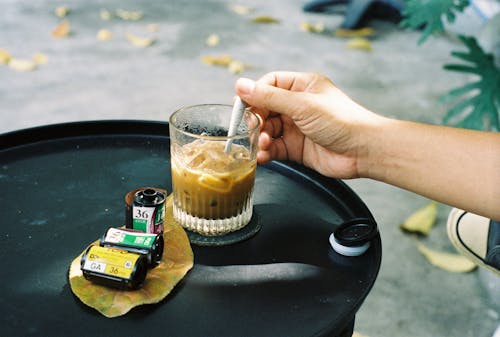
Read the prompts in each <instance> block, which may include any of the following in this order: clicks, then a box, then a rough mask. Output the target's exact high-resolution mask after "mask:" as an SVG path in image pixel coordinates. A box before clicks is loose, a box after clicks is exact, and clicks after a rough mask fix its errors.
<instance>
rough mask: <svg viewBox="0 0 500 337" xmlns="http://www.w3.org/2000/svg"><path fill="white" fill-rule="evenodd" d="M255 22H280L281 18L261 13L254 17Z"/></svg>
mask: <svg viewBox="0 0 500 337" xmlns="http://www.w3.org/2000/svg"><path fill="white" fill-rule="evenodd" d="M252 22H255V23H280V20H279V19H276V18H274V17H272V16H270V15H259V16H256V17H254V18H253V19H252Z"/></svg>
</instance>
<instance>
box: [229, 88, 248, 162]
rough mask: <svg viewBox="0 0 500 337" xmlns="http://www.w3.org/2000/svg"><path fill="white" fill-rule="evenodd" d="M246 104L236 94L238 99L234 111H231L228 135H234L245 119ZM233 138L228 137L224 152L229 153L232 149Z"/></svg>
mask: <svg viewBox="0 0 500 337" xmlns="http://www.w3.org/2000/svg"><path fill="white" fill-rule="evenodd" d="M246 107H247V106H246V104H245V103H244V102H243V101H242V100H241V98H239V97H238V96H236V100H235V101H234V105H233V111H231V120H230V121H229V131H228V132H227V136H228V137H232V136H234V135H235V134H236V131H237V130H238V126H239V125H240V123H241V120H242V119H243V113H244V112H245V108H246ZM232 142H233V140H232V139H228V140H227V141H226V146H225V147H224V152H226V153H228V152H229V151H230V150H231V143H232Z"/></svg>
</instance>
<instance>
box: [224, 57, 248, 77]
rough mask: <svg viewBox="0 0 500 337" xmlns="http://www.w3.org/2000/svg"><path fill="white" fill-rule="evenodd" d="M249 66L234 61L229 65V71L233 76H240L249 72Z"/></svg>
mask: <svg viewBox="0 0 500 337" xmlns="http://www.w3.org/2000/svg"><path fill="white" fill-rule="evenodd" d="M247 69H248V66H247V65H245V64H244V63H243V62H241V61H237V60H233V61H231V63H229V66H228V70H229V71H230V72H231V73H233V74H240V73H242V72H243V71H245V70H247Z"/></svg>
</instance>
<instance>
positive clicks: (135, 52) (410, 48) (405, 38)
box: [0, 0, 500, 337]
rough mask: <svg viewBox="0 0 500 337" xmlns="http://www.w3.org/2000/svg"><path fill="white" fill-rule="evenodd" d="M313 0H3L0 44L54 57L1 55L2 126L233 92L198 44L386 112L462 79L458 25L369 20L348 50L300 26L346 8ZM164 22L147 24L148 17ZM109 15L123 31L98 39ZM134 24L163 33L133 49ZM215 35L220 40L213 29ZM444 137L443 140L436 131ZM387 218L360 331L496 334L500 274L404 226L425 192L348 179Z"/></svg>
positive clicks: (404, 110) (161, 114)
mask: <svg viewBox="0 0 500 337" xmlns="http://www.w3.org/2000/svg"><path fill="white" fill-rule="evenodd" d="M304 3H305V1H299V0H293V1H292V0H289V1H266V0H255V1H245V0H241V1H240V2H239V3H238V4H242V5H247V6H251V7H252V8H254V9H255V11H254V12H253V13H252V14H249V15H246V16H241V15H238V14H235V13H234V12H232V11H231V10H229V9H228V5H230V4H234V3H233V2H231V1H224V0H205V1H192V0H191V1H189V0H171V1H148V2H140V3H137V2H135V1H131V0H120V1H117V0H109V1H107V2H103V1H98V0H89V1H66V2H64V1H63V0H60V1H48V0H40V1H35V2H34V1H19V0H1V1H0V4H1V5H2V14H0V17H1V19H0V49H2V48H3V49H6V50H8V51H9V52H10V53H11V54H12V56H14V57H16V58H30V57H31V56H32V55H33V54H34V53H36V52H41V53H44V54H46V55H47V56H48V58H49V59H48V63H47V64H43V65H40V66H39V69H38V70H36V71H33V72H17V71H15V70H12V69H10V68H8V67H6V66H0V118H1V120H2V122H1V123H0V133H3V132H7V131H13V130H17V129H21V128H26V127H31V126H37V125H44V124H52V123H59V122H68V121H79V120H94V119H152V120H164V121H165V120H167V119H168V117H169V115H170V114H171V113H172V112H173V111H174V110H176V109H177V108H179V107H182V106H185V105H192V104H197V103H212V102H218V103H231V101H232V96H233V85H234V81H235V80H236V79H237V78H238V76H237V75H234V74H232V73H230V72H229V71H228V70H227V69H225V68H221V67H214V66H208V65H205V64H203V63H202V62H200V57H201V56H203V55H211V54H225V53H227V54H230V55H232V56H233V57H234V58H235V59H237V60H241V61H242V62H244V63H246V64H249V65H251V66H252V68H251V69H249V70H247V71H245V72H244V73H243V74H242V75H243V76H246V77H250V78H258V77H260V76H261V75H263V74H264V73H266V72H268V71H272V70H300V71H315V72H321V73H324V74H326V75H328V76H329V77H331V78H332V79H333V80H334V81H335V83H336V84H337V85H338V86H339V87H341V88H342V89H343V90H345V91H346V92H347V93H348V94H349V95H351V96H352V97H353V98H354V99H355V100H357V101H358V102H360V103H361V104H363V105H365V106H367V107H369V108H371V109H372V110H374V111H377V112H379V113H381V114H383V115H386V116H391V117H395V118H400V119H408V120H414V121H420V122H426V123H435V124H438V123H440V122H441V119H442V116H443V115H444V113H445V107H444V106H442V105H440V104H439V103H438V98H439V97H440V96H441V95H442V94H444V93H446V92H447V91H448V90H450V89H451V88H454V87H457V86H458V85H461V84H463V83H465V82H466V81H467V78H466V77H465V76H463V75H459V74H454V73H451V72H447V71H444V70H443V69H442V65H443V64H445V63H450V62H452V61H454V60H453V59H452V58H451V56H450V51H452V50H462V49H464V48H463V47H462V46H461V45H460V44H459V42H457V40H456V39H455V37H454V36H453V35H446V36H440V37H436V38H431V39H429V40H428V41H427V42H426V43H425V44H423V45H421V46H418V45H417V40H418V38H419V33H418V32H410V31H403V30H401V29H399V28H398V27H397V26H395V25H393V24H390V23H388V22H381V21H378V22H371V26H373V27H374V28H375V29H376V31H377V35H376V37H375V38H374V39H373V40H372V45H373V51H372V52H366V51H361V50H354V49H348V48H347V47H346V40H345V39H341V38H336V37H333V36H327V35H317V34H316V35H315V34H310V33H305V32H302V31H301V30H300V29H299V25H300V23H301V22H302V21H304V20H308V21H309V22H317V21H322V22H324V23H325V24H326V26H327V28H332V29H333V28H335V27H337V26H338V25H339V24H340V22H341V21H342V16H341V15H332V14H329V15H326V14H324V15H320V14H308V13H304V12H303V11H302V9H301V8H302V5H304ZM64 4H66V5H68V6H69V8H70V10H71V12H70V14H69V16H68V20H69V22H70V24H71V31H72V35H71V36H70V37H69V38H67V39H54V38H52V37H51V31H52V30H53V28H54V27H55V26H56V25H57V24H58V22H59V20H60V19H58V18H57V17H56V16H55V15H54V9H55V7H56V6H59V5H64ZM102 8H107V9H108V10H110V11H115V10H116V9H119V8H122V9H125V10H140V11H142V12H143V13H144V17H143V18H142V19H141V20H139V21H123V20H119V19H116V18H115V19H113V20H110V21H103V20H102V19H101V18H100V16H99V12H100V9H102ZM257 15H271V16H273V17H276V18H278V19H280V20H281V22H280V23H279V24H271V25H264V24H260V25H259V24H255V23H252V22H250V20H249V19H250V18H251V17H254V16H257ZM153 23H154V24H158V28H159V29H158V31H157V32H150V31H148V29H147V25H148V24H153ZM101 28H107V29H109V30H111V31H113V32H114V34H115V35H114V38H113V39H112V40H110V41H106V42H102V41H98V40H97V39H96V33H97V31H98V30H99V29H101ZM126 32H131V33H134V34H137V35H141V36H151V37H155V38H156V39H157V41H156V43H155V44H154V45H152V46H151V47H149V48H144V49H141V48H136V47H134V46H132V45H130V44H129V43H128V42H127V41H126V39H125V38H124V34H125V33H126ZM212 33H215V34H218V35H219V36H220V44H219V45H217V46H215V47H208V46H206V45H205V40H206V38H207V37H208V35H210V34H212ZM436 145H437V146H438V145H439V144H436ZM348 184H349V185H350V186H351V187H352V188H353V189H354V190H355V191H356V192H357V193H358V194H359V195H360V197H361V198H362V199H363V200H364V201H365V203H366V204H367V205H368V207H369V208H370V210H371V211H372V212H373V214H374V216H375V218H376V220H377V222H378V223H379V225H380V231H381V236H382V242H383V250H384V254H383V261H382V267H381V270H380V274H379V277H378V280H377V282H376V284H375V287H374V289H373V291H372V292H371V294H370V295H369V296H368V298H367V300H366V302H365V303H364V305H363V306H362V308H361V310H360V311H359V313H358V315H357V320H356V326H355V330H356V331H357V332H359V333H361V334H363V335H366V336H370V337H377V336H380V337H387V336H389V337H390V336H395V337H396V336H397V337H400V336H414V337H428V336H447V337H452V336H457V337H458V336H460V337H463V336H471V337H490V336H492V335H493V333H494V331H495V329H496V327H497V325H498V324H499V321H500V319H499V317H500V310H499V309H500V308H499V307H500V304H499V298H500V295H499V293H500V290H499V287H500V284H499V283H500V282H499V278H497V277H494V276H493V275H491V274H489V273H488V272H485V271H474V272H471V273H467V274H453V273H450V272H447V271H444V270H440V269H437V268H436V267H433V266H432V265H430V264H429V263H428V262H427V261H426V260H425V259H424V257H423V256H421V255H420V254H419V253H418V251H417V249H416V246H415V242H414V240H413V239H412V238H411V237H409V236H407V235H405V234H403V233H402V232H401V231H400V229H399V227H398V225H399V224H400V223H401V222H402V221H403V220H404V219H405V218H406V217H407V216H408V215H409V214H410V213H412V212H413V211H414V210H416V209H417V208H419V207H421V206H423V205H425V204H426V203H427V202H428V200H426V199H424V198H422V197H420V196H418V195H415V194H412V193H409V192H406V191H403V190H401V189H398V188H394V187H391V186H388V185H385V184H382V183H378V182H373V181H369V180H364V179H360V180H353V181H348ZM448 211H449V207H447V206H444V205H442V206H440V208H439V216H438V224H437V226H436V227H435V228H434V229H433V231H432V233H431V235H430V237H429V238H426V239H425V240H424V241H425V243H426V244H427V245H428V246H430V247H433V248H436V249H442V250H446V251H449V252H453V247H452V246H451V243H449V241H448V239H447V236H446V230H445V222H446V216H447V212H448Z"/></svg>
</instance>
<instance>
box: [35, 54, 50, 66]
mask: <svg viewBox="0 0 500 337" xmlns="http://www.w3.org/2000/svg"><path fill="white" fill-rule="evenodd" d="M33 61H34V62H35V63H36V64H47V63H48V62H49V57H48V56H47V55H45V54H43V53H35V54H34V55H33Z"/></svg>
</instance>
